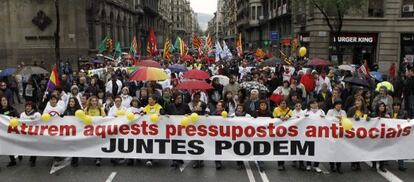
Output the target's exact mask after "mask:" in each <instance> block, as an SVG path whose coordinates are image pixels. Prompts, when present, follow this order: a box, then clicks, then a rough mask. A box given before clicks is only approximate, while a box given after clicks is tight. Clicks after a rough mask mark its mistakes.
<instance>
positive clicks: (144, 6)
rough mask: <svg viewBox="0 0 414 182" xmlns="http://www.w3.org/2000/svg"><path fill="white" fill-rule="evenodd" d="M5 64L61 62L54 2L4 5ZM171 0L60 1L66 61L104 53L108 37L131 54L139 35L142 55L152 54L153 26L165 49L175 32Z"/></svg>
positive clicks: (1, 43) (1, 48) (1, 57)
mask: <svg viewBox="0 0 414 182" xmlns="http://www.w3.org/2000/svg"><path fill="white" fill-rule="evenodd" d="M0 5H1V7H3V8H1V10H0V14H1V15H3V16H1V17H0V21H1V22H2V23H3V25H2V27H3V28H1V29H0V65H1V66H15V65H16V63H20V62H25V63H26V64H31V63H34V62H40V61H44V62H45V63H51V64H48V65H52V63H54V62H56V59H55V54H54V47H55V41H54V33H55V30H56V22H57V19H56V8H55V3H54V1H12V0H5V1H0ZM169 5H170V3H169V1H168V0H166V1H164V0H64V1H63V0H60V1H59V11H60V47H61V48H60V52H61V60H62V61H67V60H68V61H70V62H72V63H73V64H76V61H77V60H79V59H82V58H85V57H88V56H94V55H96V53H97V52H98V50H97V47H98V46H99V43H100V42H101V41H102V40H103V38H104V37H106V36H110V37H111V38H112V40H113V42H114V44H115V43H116V42H120V44H121V47H122V49H123V50H124V51H126V52H128V50H129V47H130V44H131V41H132V39H133V37H134V36H136V37H137V41H138V46H139V48H140V52H139V53H140V54H142V55H145V54H146V44H147V38H148V30H149V28H150V27H153V28H154V30H155V33H156V35H157V38H158V44H159V46H161V47H162V42H163V39H164V37H166V36H169V33H170V32H171V29H170V28H171V26H172V21H171V19H170V17H171V16H170V14H171V13H170V9H169V7H170V6H169Z"/></svg>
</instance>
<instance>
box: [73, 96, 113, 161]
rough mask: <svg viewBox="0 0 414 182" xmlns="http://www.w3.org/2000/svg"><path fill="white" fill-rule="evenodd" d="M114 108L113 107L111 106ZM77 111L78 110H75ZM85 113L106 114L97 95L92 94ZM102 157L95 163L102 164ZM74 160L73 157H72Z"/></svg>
mask: <svg viewBox="0 0 414 182" xmlns="http://www.w3.org/2000/svg"><path fill="white" fill-rule="evenodd" d="M111 108H112V107H111ZM75 112H76V111H75ZM85 114H86V115H88V116H92V117H93V116H106V112H105V109H104V107H103V106H101V104H99V99H98V97H96V96H91V97H90V98H89V99H88V102H87V105H86V108H85ZM101 160H102V159H101V158H96V159H95V165H96V166H98V167H99V166H101ZM72 162H73V159H72Z"/></svg>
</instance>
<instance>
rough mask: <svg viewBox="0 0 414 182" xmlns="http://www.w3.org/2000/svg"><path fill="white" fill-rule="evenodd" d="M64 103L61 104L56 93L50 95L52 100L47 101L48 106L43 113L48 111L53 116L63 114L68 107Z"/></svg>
mask: <svg viewBox="0 0 414 182" xmlns="http://www.w3.org/2000/svg"><path fill="white" fill-rule="evenodd" d="M62 104H64V103H62ZM62 104H59V98H58V97H57V96H56V95H52V96H50V100H49V102H48V103H47V105H46V108H45V109H44V110H43V114H46V113H47V114H50V116H52V117H55V116H61V115H63V113H64V112H65V109H66V107H65V106H64V105H62Z"/></svg>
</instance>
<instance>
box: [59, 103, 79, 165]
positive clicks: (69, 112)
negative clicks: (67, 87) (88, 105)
mask: <svg viewBox="0 0 414 182" xmlns="http://www.w3.org/2000/svg"><path fill="white" fill-rule="evenodd" d="M80 109H82V108H81V106H80V104H79V101H78V99H77V98H76V97H70V98H69V100H68V106H67V108H66V111H65V112H64V113H63V115H65V116H75V112H76V111H77V110H80ZM78 162H79V158H78V157H73V158H72V161H71V163H70V164H71V166H72V167H78V165H79V164H78Z"/></svg>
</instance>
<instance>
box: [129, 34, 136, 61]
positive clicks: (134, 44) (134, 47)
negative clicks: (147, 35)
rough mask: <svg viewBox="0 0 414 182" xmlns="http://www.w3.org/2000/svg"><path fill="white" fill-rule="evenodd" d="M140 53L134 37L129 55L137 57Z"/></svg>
mask: <svg viewBox="0 0 414 182" xmlns="http://www.w3.org/2000/svg"><path fill="white" fill-rule="evenodd" d="M137 52H138V43H137V38H136V37H135V36H134V38H132V42H131V47H130V48H129V54H131V55H133V56H134V55H136V54H137Z"/></svg>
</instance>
